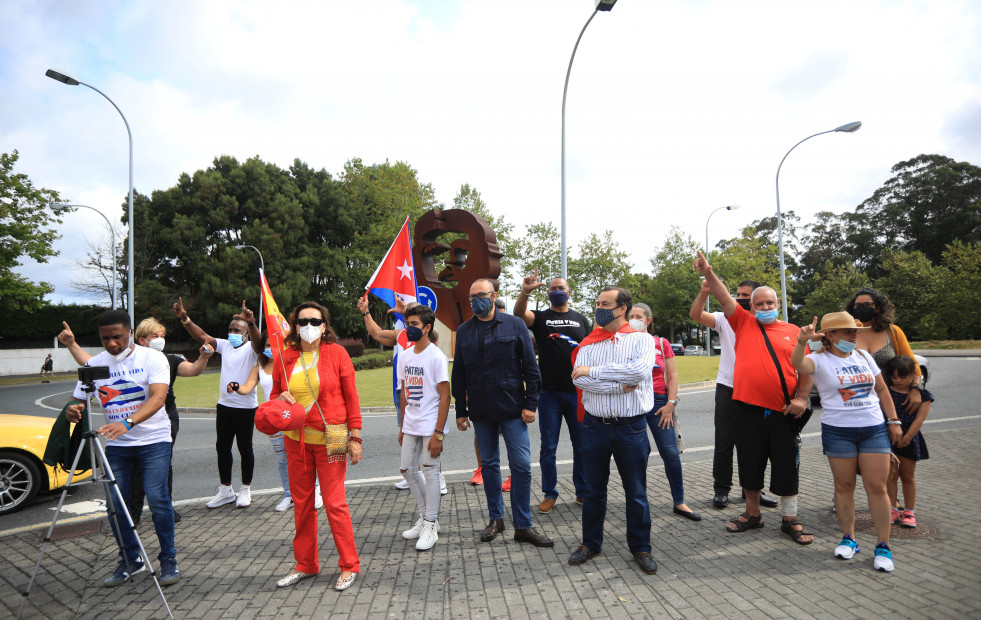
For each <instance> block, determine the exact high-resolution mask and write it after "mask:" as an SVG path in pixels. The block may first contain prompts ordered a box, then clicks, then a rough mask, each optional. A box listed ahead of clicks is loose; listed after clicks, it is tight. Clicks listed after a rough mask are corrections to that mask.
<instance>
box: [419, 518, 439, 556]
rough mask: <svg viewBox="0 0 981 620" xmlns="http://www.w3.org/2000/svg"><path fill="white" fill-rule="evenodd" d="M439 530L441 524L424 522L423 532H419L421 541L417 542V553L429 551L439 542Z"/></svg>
mask: <svg viewBox="0 0 981 620" xmlns="http://www.w3.org/2000/svg"><path fill="white" fill-rule="evenodd" d="M438 529H439V524H438V523H437V522H436V521H423V522H422V531H420V532H419V540H417V541H416V551H429V550H430V549H432V548H433V545H435V544H436V541H437V540H439V534H437V533H436V532H437V531H438Z"/></svg>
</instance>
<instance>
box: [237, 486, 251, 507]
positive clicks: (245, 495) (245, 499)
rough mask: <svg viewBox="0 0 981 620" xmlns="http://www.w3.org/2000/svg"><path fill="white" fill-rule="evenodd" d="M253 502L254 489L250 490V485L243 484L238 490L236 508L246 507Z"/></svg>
mask: <svg viewBox="0 0 981 620" xmlns="http://www.w3.org/2000/svg"><path fill="white" fill-rule="evenodd" d="M250 504H252V491H251V490H249V485H247V484H243V485H242V488H241V489H239V490H238V501H237V502H235V507H236V508H246V507H247V506H249V505H250Z"/></svg>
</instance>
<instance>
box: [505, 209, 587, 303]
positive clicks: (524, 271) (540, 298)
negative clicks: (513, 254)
mask: <svg viewBox="0 0 981 620" xmlns="http://www.w3.org/2000/svg"><path fill="white" fill-rule="evenodd" d="M561 243H562V241H561V237H560V236H559V230H558V229H557V228H556V227H555V224H553V223H552V222H539V223H537V224H532V225H531V226H529V227H528V228H527V229H525V235H524V236H523V237H521V239H520V240H519V241H518V252H519V264H520V267H519V268H518V274H517V276H518V279H519V280H520V279H521V278H524V277H525V276H527V275H529V274H532V273H534V272H535V270H536V269H537V270H538V279H539V280H542V281H545V280H549V279H551V278H554V277H556V276H559V275H561V273H560V271H561V269H560V263H561V260H562V257H561V252H562V248H561ZM570 286H571V285H570ZM571 296H572V297H573V298H574V299H578V298H579V291H578V290H573V291H572V294H571ZM580 301H582V300H580ZM548 305H549V302H548V287H547V286H543V287H541V288H539V289H537V290H536V291H535V292H533V293H532V294H531V298H530V300H529V302H528V307H529V308H530V309H534V308H542V307H548Z"/></svg>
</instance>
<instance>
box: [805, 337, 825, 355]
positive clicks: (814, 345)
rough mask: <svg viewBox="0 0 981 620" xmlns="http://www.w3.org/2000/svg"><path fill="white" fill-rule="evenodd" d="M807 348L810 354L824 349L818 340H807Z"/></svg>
mask: <svg viewBox="0 0 981 620" xmlns="http://www.w3.org/2000/svg"><path fill="white" fill-rule="evenodd" d="M807 347H808V348H809V349H810V350H811V353H817V352H818V351H820V350H821V349H823V348H824V343H823V342H821V341H820V340H808V341H807Z"/></svg>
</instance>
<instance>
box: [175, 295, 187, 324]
mask: <svg viewBox="0 0 981 620" xmlns="http://www.w3.org/2000/svg"><path fill="white" fill-rule="evenodd" d="M185 314H187V310H185V309H184V298H183V297H178V298H177V301H176V302H175V303H174V316H176V317H177V318H178V319H181V320H183V319H184V315H185Z"/></svg>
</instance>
